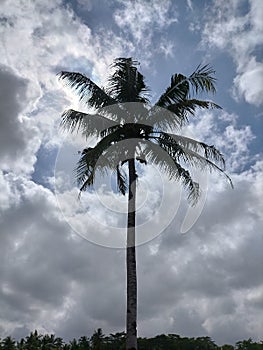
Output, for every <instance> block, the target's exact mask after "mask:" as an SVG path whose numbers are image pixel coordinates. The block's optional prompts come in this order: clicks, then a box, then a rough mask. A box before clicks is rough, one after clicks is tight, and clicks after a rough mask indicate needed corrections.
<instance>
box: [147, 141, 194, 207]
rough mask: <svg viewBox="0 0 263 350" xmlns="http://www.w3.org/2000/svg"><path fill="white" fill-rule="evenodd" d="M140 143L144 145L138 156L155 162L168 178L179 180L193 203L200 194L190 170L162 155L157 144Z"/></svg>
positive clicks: (173, 159)
mask: <svg viewBox="0 0 263 350" xmlns="http://www.w3.org/2000/svg"><path fill="white" fill-rule="evenodd" d="M141 143H142V145H144V147H143V148H142V149H143V151H142V152H141V154H140V156H141V157H145V159H146V160H147V162H149V163H152V164H155V165H156V166H157V167H158V168H159V169H160V171H161V172H162V173H165V174H166V175H167V176H168V178H169V179H170V180H173V181H180V182H181V183H182V185H183V186H184V188H185V189H186V191H187V192H188V200H189V202H190V203H191V204H192V205H195V204H196V203H197V201H198V198H199V196H200V188H199V184H198V183H197V182H195V181H194V180H193V179H192V177H191V175H190V172H189V171H188V170H186V169H185V168H183V167H182V166H181V165H180V163H179V162H178V161H177V160H176V159H175V158H173V157H166V156H164V154H163V152H161V151H160V148H159V146H158V145H156V144H154V143H152V142H147V143H146V142H144V141H142V142H141ZM164 151H165V150H164Z"/></svg>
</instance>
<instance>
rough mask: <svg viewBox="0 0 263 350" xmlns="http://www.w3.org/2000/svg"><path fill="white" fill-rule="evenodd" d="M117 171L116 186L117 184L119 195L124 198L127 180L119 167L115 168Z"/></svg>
mask: <svg viewBox="0 0 263 350" xmlns="http://www.w3.org/2000/svg"><path fill="white" fill-rule="evenodd" d="M116 171H117V184H118V189H119V191H120V193H121V194H123V195H124V196H125V193H126V191H127V179H126V176H125V174H124V173H123V172H122V171H121V168H120V166H119V165H117V167H116Z"/></svg>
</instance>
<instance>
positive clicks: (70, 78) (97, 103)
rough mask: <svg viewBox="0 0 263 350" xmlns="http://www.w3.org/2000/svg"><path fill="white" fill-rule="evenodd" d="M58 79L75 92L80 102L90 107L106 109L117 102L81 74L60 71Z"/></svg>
mask: <svg viewBox="0 0 263 350" xmlns="http://www.w3.org/2000/svg"><path fill="white" fill-rule="evenodd" d="M59 79H61V80H63V81H65V83H66V86H68V87H70V88H71V89H73V90H75V91H76V92H77V95H78V96H79V97H80V100H81V101H84V102H85V103H87V104H88V105H89V106H91V107H94V108H100V107H106V106H110V105H112V104H115V103H116V102H117V101H116V100H115V99H114V98H112V97H111V96H109V95H108V94H107V93H106V92H105V91H104V90H103V89H102V88H100V87H99V86H98V85H97V84H95V83H94V82H93V81H92V80H91V79H89V78H87V77H86V76H84V75H83V74H80V73H73V72H72V73H71V72H64V71H62V72H60V73H59Z"/></svg>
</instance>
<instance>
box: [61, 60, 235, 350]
mask: <svg viewBox="0 0 263 350" xmlns="http://www.w3.org/2000/svg"><path fill="white" fill-rule="evenodd" d="M137 66H138V62H136V61H134V60H133V59H131V58H117V59H116V60H115V61H114V63H113V65H112V68H113V69H114V71H113V73H112V74H111V76H110V77H109V79H108V85H107V86H106V87H105V88H101V87H99V86H98V85H97V84H95V83H94V82H93V81H92V80H91V79H89V78H87V77H86V76H84V75H82V74H80V73H71V72H64V71H63V72H61V73H60V78H61V79H62V80H63V81H65V82H66V83H67V85H68V86H69V87H70V88H72V89H74V90H75V91H76V92H77V93H78V95H79V97H80V100H82V101H85V102H86V103H87V105H88V106H89V107H92V108H93V110H94V113H93V114H86V113H82V112H78V111H75V110H73V109H70V110H67V111H65V112H64V113H63V115H62V121H61V124H62V126H63V127H64V129H66V130H69V131H70V132H73V131H74V130H78V131H81V132H82V133H83V135H84V136H85V137H89V136H97V137H98V138H99V141H98V143H97V144H96V145H95V146H94V147H87V148H85V149H84V150H83V151H82V154H81V157H80V160H79V162H78V164H77V168H76V178H77V181H78V184H79V185H80V192H82V191H85V190H86V189H87V188H88V187H89V186H92V185H93V184H94V180H95V172H96V171H99V172H102V173H105V170H106V169H113V170H115V171H116V176H117V182H118V188H119V191H120V192H121V193H122V194H123V195H125V193H126V191H128V221H127V250H126V251H127V253H126V266H127V320H126V332H127V343H126V344H127V345H126V348H127V349H129V350H130V349H137V277H136V255H135V215H136V203H135V199H136V179H137V173H136V161H139V162H141V163H145V164H146V162H150V163H153V164H156V165H157V166H158V167H159V168H160V169H161V171H163V172H165V173H167V174H168V175H169V178H170V179H171V180H179V181H181V182H182V184H183V186H184V187H185V188H186V189H187V190H188V198H189V200H190V201H191V202H192V203H195V202H196V201H197V199H198V196H199V185H198V183H196V182H195V181H194V180H193V179H192V177H191V174H190V172H189V170H188V168H189V167H192V166H196V167H198V168H202V169H203V168H209V169H210V170H211V169H212V170H217V171H219V172H221V173H223V174H225V173H224V166H225V164H224V158H223V156H222V154H221V153H220V152H219V151H218V150H217V149H216V148H215V147H214V146H209V145H207V144H205V143H203V142H198V141H196V140H193V139H191V138H188V137H183V136H181V135H179V134H172V133H171V132H170V130H171V129H175V130H177V131H179V130H180V128H182V126H184V125H186V124H187V123H188V117H189V115H191V114H192V115H194V114H195V112H196V109H197V108H201V109H210V108H220V107H219V106H218V105H216V104H215V103H213V102H211V101H204V100H198V99H195V98H194V97H193V96H194V95H196V94H198V93H203V92H212V93H214V92H215V91H216V89H215V78H214V71H213V70H212V69H211V68H210V67H209V66H208V65H205V66H202V67H201V66H199V67H198V68H197V69H196V70H195V71H194V72H193V73H192V74H191V75H190V76H188V77H187V76H184V75H182V74H174V75H173V76H172V78H171V84H170V86H169V87H168V88H167V89H166V91H165V92H164V93H163V94H162V95H161V96H160V98H159V99H158V100H157V102H156V103H155V104H154V105H153V106H151V105H150V102H149V99H148V88H147V86H146V84H145V82H144V77H143V75H142V74H141V73H140V72H139V71H138V69H137ZM121 141H126V142H124V143H123V142H121ZM112 145H114V146H115V148H114V152H112V150H111V146H112ZM160 149H161V150H164V151H165V152H166V153H167V155H168V156H169V157H168V158H169V161H168V160H167V159H164V158H163V155H162V153H160ZM98 160H99V161H98ZM125 163H127V164H128V180H127V178H126V175H125V172H124V171H123V168H122V166H123V165H124V164H125ZM226 176H227V175H226ZM229 180H230V179H229Z"/></svg>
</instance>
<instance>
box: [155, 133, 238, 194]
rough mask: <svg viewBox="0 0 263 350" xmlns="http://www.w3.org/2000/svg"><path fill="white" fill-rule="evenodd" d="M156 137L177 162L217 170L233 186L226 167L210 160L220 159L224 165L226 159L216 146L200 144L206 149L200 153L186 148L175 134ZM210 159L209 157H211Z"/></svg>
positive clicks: (161, 134) (159, 143)
mask: <svg viewBox="0 0 263 350" xmlns="http://www.w3.org/2000/svg"><path fill="white" fill-rule="evenodd" d="M155 139H156V140H157V142H158V145H159V146H160V147H161V148H162V149H163V150H165V151H166V152H167V153H168V154H169V156H170V157H171V158H172V159H174V160H175V161H177V162H181V161H183V162H184V163H185V164H188V166H191V167H197V168H199V169H200V170H205V169H209V170H210V171H212V170H215V171H217V172H219V173H221V174H223V175H224V176H225V177H226V178H227V180H228V181H229V183H230V185H231V187H232V188H233V183H232V180H231V179H230V177H229V176H228V175H227V174H226V173H225V171H224V168H221V167H220V166H219V165H217V164H216V163H214V161H212V160H210V159H211V158H212V159H213V160H215V159H219V160H220V161H221V163H222V162H223V167H224V160H223V157H222V155H221V154H220V152H219V151H217V150H216V149H215V148H214V146H208V145H205V144H204V143H203V145H201V144H200V147H201V148H202V147H203V148H204V149H205V155H204V156H203V155H200V154H199V153H197V152H196V151H193V150H192V149H189V148H188V149H186V148H184V147H182V146H181V145H180V144H179V142H176V140H175V139H174V138H173V136H171V135H169V134H167V133H163V132H162V133H160V136H157V137H155ZM208 157H209V158H210V159H209V158H208Z"/></svg>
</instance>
